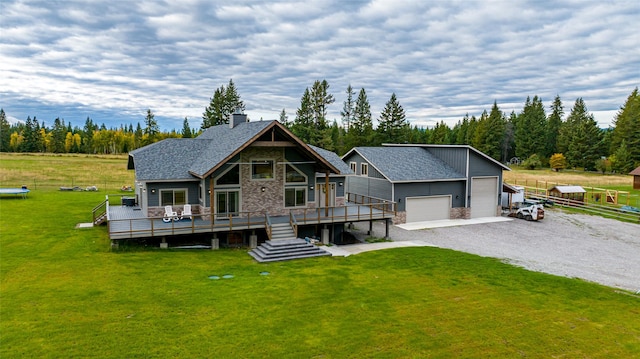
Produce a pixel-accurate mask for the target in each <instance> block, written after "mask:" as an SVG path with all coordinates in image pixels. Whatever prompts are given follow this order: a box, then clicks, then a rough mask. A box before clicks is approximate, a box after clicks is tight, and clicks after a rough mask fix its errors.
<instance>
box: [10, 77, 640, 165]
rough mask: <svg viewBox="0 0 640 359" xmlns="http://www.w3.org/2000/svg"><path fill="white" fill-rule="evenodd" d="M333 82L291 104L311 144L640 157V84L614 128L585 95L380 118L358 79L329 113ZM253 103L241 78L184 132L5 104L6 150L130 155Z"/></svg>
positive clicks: (393, 110)
mask: <svg viewBox="0 0 640 359" xmlns="http://www.w3.org/2000/svg"><path fill="white" fill-rule="evenodd" d="M329 88H330V86H329V83H328V82H327V81H326V80H316V81H315V82H314V83H313V84H312V86H310V87H308V88H306V89H305V91H304V92H303V94H302V97H301V99H300V106H299V107H298V108H297V109H296V111H295V117H294V118H293V120H289V116H288V114H287V112H286V110H285V109H282V111H281V113H280V116H279V121H280V122H281V123H282V124H284V125H285V126H287V127H288V128H289V129H290V130H291V131H292V132H293V133H294V134H295V135H296V136H298V137H299V138H300V139H301V140H303V141H305V142H306V143H309V144H312V145H316V146H318V147H322V148H325V149H327V150H330V151H334V152H336V153H338V154H340V155H341V154H344V153H346V151H348V150H349V149H351V148H353V147H357V146H378V145H381V144H382V143H415V144H420V143H423V144H443V145H453V144H455V145H471V146H473V147H475V148H477V149H478V150H480V151H482V152H484V153H485V154H487V155H488V156H490V157H492V158H494V159H496V160H498V161H501V162H503V163H508V162H512V163H513V162H518V163H520V162H523V163H524V165H525V166H527V167H531V168H535V167H539V166H551V167H553V168H555V169H556V170H560V169H562V168H581V169H585V170H599V171H602V172H608V171H616V172H620V173H628V172H629V171H631V170H632V169H633V168H635V167H637V166H638V165H640V96H639V94H638V88H635V89H634V90H633V91H632V93H631V94H630V95H629V97H628V98H627V101H626V102H625V104H624V105H623V106H622V107H621V108H620V110H619V111H618V113H617V114H616V116H615V118H614V121H613V126H611V127H609V128H607V129H600V128H599V127H598V126H597V123H596V121H595V120H594V117H593V115H592V114H590V113H589V112H588V110H587V106H586V104H585V103H584V101H583V99H582V98H578V99H576V101H575V102H574V104H573V106H572V107H571V109H570V111H569V113H568V114H567V116H566V117H565V114H566V113H565V107H564V104H563V102H562V100H561V98H560V96H559V95H558V96H556V97H555V98H554V99H553V101H552V102H551V104H550V105H549V107H548V113H547V111H546V110H545V106H544V104H543V102H542V99H541V98H540V97H538V96H533V98H531V97H527V99H526V100H525V102H524V105H523V109H522V110H521V111H520V112H518V113H516V112H515V111H512V112H511V113H510V114H506V113H504V112H502V111H501V110H500V108H499V106H498V103H497V102H496V101H494V103H493V106H492V107H491V109H490V111H489V112H487V111H486V110H485V111H483V112H482V113H481V114H480V115H479V116H478V117H476V116H475V115H472V116H469V115H468V114H467V115H465V116H464V117H463V118H462V119H460V120H459V121H458V122H457V123H456V124H455V125H454V126H453V127H449V126H448V125H447V124H446V123H444V121H440V122H438V123H437V124H436V125H435V126H434V127H432V128H423V127H418V126H411V124H410V122H409V120H408V119H407V116H406V113H405V110H404V108H403V107H402V105H401V104H400V101H399V99H398V97H397V96H396V94H395V93H392V94H391V96H390V98H389V100H388V101H387V102H386V104H385V106H384V108H383V109H382V110H381V112H380V116H379V117H378V118H377V126H374V121H373V117H372V112H371V106H370V104H369V100H368V97H367V92H366V90H365V89H364V88H361V89H360V90H359V91H356V90H355V89H354V88H353V87H352V86H351V85H349V86H348V87H347V89H346V91H345V100H344V101H343V103H342V109H341V111H340V115H341V119H340V121H338V120H337V119H333V120H332V121H329V120H328V119H327V112H328V109H329V107H330V106H331V105H332V104H334V103H335V97H334V96H333V94H332V93H331V92H330V91H329ZM244 109H245V105H244V102H243V101H242V99H241V97H240V95H239V94H238V91H237V89H236V86H235V84H234V83H233V80H229V83H228V84H227V86H224V85H223V86H221V87H219V88H217V89H216V90H215V91H214V94H213V96H212V97H211V98H210V102H209V104H208V105H207V106H206V107H205V110H204V112H203V114H202V124H201V126H200V128H199V129H193V128H191V127H190V125H189V122H188V120H187V118H185V119H184V121H183V128H182V130H181V131H175V130H172V131H169V132H162V131H160V129H159V126H158V123H157V121H156V120H155V115H154V114H153V112H152V110H151V109H148V110H147V113H146V116H145V118H144V122H143V124H144V126H143V125H141V124H140V123H139V122H138V123H137V125H136V126H135V128H134V126H133V125H132V124H129V125H121V126H120V127H118V128H107V127H106V126H105V125H104V124H102V125H101V126H99V125H97V124H96V123H94V122H93V120H92V119H91V118H89V117H88V118H87V119H86V121H85V124H84V126H83V127H72V126H71V123H65V121H64V119H60V118H56V119H55V120H54V121H53V125H52V126H50V127H49V126H46V125H45V123H44V121H43V122H39V121H38V120H37V119H36V117H34V118H30V117H28V118H27V119H26V121H25V122H24V123H17V124H13V125H11V124H9V123H8V121H7V119H6V115H5V113H4V110H3V109H0V151H2V152H8V151H11V152H51V153H93V154H118V153H127V152H129V151H131V150H134V149H136V148H139V147H142V146H145V145H148V144H150V143H153V142H156V141H159V140H162V139H165V138H169V137H175V138H180V137H181V138H190V137H196V136H197V135H198V134H199V133H200V132H201V131H202V130H204V129H206V128H208V127H211V126H216V125H220V124H225V123H228V119H229V115H230V114H232V113H233V112H234V111H244Z"/></svg>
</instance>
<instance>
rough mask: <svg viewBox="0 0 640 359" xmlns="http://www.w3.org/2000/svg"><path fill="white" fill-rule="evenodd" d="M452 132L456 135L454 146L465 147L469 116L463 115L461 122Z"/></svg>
mask: <svg viewBox="0 0 640 359" xmlns="http://www.w3.org/2000/svg"><path fill="white" fill-rule="evenodd" d="M454 130H455V133H456V138H455V142H454V143H455V144H456V145H465V144H467V142H466V140H467V132H468V131H469V114H466V115H464V117H463V118H462V121H458V123H457V124H456V125H455V126H454Z"/></svg>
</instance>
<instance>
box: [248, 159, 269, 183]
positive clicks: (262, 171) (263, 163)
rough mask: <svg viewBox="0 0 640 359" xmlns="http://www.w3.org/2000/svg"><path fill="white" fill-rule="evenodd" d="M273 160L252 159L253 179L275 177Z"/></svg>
mask: <svg viewBox="0 0 640 359" xmlns="http://www.w3.org/2000/svg"><path fill="white" fill-rule="evenodd" d="M273 174H274V162H273V160H253V161H251V179H254V180H271V179H274V176H273Z"/></svg>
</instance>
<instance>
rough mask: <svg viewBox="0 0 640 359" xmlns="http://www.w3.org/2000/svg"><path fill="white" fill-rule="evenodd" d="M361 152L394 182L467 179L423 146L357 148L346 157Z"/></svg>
mask: <svg viewBox="0 0 640 359" xmlns="http://www.w3.org/2000/svg"><path fill="white" fill-rule="evenodd" d="M353 152H356V153H358V154H359V155H360V156H362V157H363V158H364V159H365V160H366V161H367V162H369V163H370V164H371V165H372V166H373V167H374V168H375V169H376V170H377V171H378V172H380V174H381V175H382V176H384V177H385V178H386V179H388V180H389V181H391V182H416V181H425V182H427V181H439V180H456V179H466V177H465V176H464V175H463V174H461V173H459V172H457V171H456V170H455V169H454V168H453V167H451V166H449V165H448V164H446V163H445V162H444V161H442V160H441V159H439V158H438V157H436V156H434V155H433V154H431V153H430V152H429V151H427V150H426V149H424V148H421V147H416V146H412V147H404V146H402V147H355V148H353V149H352V150H351V151H349V152H348V153H347V154H346V155H344V156H343V157H342V158H343V159H344V158H346V157H348V156H350V155H351V154H352V153H353Z"/></svg>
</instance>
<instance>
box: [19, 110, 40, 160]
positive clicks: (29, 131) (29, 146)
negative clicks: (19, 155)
mask: <svg viewBox="0 0 640 359" xmlns="http://www.w3.org/2000/svg"><path fill="white" fill-rule="evenodd" d="M34 118H35V117H34ZM22 138H23V140H22V141H21V146H20V152H36V149H37V147H38V144H37V142H38V131H37V129H36V127H35V126H34V123H33V120H32V119H31V116H27V120H26V121H25V123H24V129H23V130H22Z"/></svg>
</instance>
